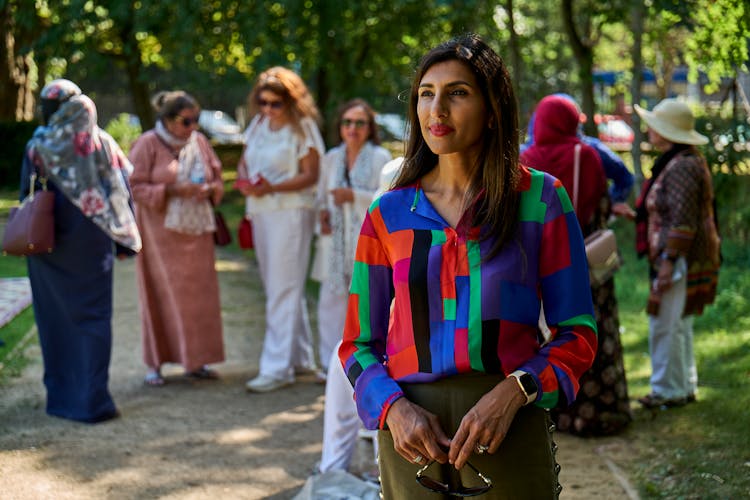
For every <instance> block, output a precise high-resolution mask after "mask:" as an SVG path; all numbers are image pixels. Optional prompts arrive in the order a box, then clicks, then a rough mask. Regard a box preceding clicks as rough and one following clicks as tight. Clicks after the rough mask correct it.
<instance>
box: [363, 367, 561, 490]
mask: <svg viewBox="0 0 750 500" xmlns="http://www.w3.org/2000/svg"><path fill="white" fill-rule="evenodd" d="M500 380H502V377H501V376H498V375H486V374H482V373H471V374H467V375H456V376H453V377H448V378H445V379H442V380H439V381H437V382H433V383H429V384H403V383H402V384H400V385H401V388H402V389H403V391H404V393H405V394H406V398H407V399H408V400H409V401H411V402H413V403H415V404H417V405H419V406H422V407H423V408H426V409H427V410H429V411H431V412H432V413H435V414H436V415H437V416H438V418H439V419H440V424H441V426H442V427H443V430H444V431H445V432H446V433H447V434H448V436H449V437H450V436H453V435H454V434H455V432H456V430H457V429H458V426H459V424H460V423H461V419H462V418H463V416H464V415H465V414H466V413H467V412H468V411H469V409H471V407H472V406H474V405H475V404H476V402H477V401H479V399H480V398H481V397H482V396H484V395H485V394H486V393H487V392H489V391H490V389H492V388H493V387H494V386H495V385H497V383H498V382H499V381H500ZM550 425H551V422H550V420H549V416H548V412H547V411H546V410H544V409H542V408H539V407H536V406H525V407H523V408H521V409H520V410H519V412H518V413H517V414H516V417H515V419H514V420H513V423H512V424H511V427H510V429H509V431H508V435H507V436H506V438H505V440H504V441H503V442H502V444H501V445H500V448H499V450H498V451H497V453H495V454H493V455H477V454H473V455H472V456H471V457H470V458H469V462H471V464H472V465H474V466H475V467H476V468H477V469H479V471H480V472H481V473H482V474H483V475H484V476H486V477H488V478H489V479H490V480H491V481H492V485H493V487H492V489H491V490H489V491H488V492H487V493H485V494H483V495H482V496H480V497H478V498H482V499H518V498H545V499H549V498H557V495H558V492H559V490H558V481H557V473H558V471H559V468H558V467H557V465H556V464H555V459H554V448H555V445H554V443H553V442H552V435H551V429H550ZM378 445H379V457H378V462H379V466H380V484H381V487H382V493H383V498H384V499H386V500H391V499H404V500H407V499H416V498H425V499H436V498H441V497H444V495H441V494H438V493H433V492H431V491H430V490H427V489H425V488H423V487H422V486H421V485H419V484H418V483H417V482H416V479H415V477H416V473H417V471H418V470H419V469H420V467H421V466H419V465H416V464H414V463H411V462H409V461H407V460H405V459H404V458H403V457H401V455H399V454H398V453H396V451H395V450H394V448H393V439H392V438H391V433H390V432H388V431H379V432H378ZM423 465H424V464H423ZM427 474H428V475H429V476H430V477H432V478H434V479H437V480H439V481H441V482H444V483H447V484H449V485H451V487H452V488H458V487H459V486H460V485H463V486H465V487H471V486H479V485H482V484H483V483H482V481H481V480H480V479H479V478H478V477H477V476H476V474H475V473H474V472H473V471H472V470H471V469H470V468H469V467H464V468H463V469H461V471H456V469H455V468H454V467H453V466H452V465H450V464H446V465H442V466H441V465H440V464H438V463H435V464H433V465H432V466H431V467H430V469H429V470H428V473H427Z"/></svg>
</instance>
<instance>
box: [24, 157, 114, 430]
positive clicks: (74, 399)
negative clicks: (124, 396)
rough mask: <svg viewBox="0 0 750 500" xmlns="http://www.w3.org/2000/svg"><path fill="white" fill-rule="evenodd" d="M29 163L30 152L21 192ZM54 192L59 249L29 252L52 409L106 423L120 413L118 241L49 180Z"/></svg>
mask: <svg viewBox="0 0 750 500" xmlns="http://www.w3.org/2000/svg"><path fill="white" fill-rule="evenodd" d="M31 168H32V165H31V162H30V161H29V159H28V158H27V157H26V156H25V155H24V163H23V168H22V173H21V179H22V180H21V193H22V196H23V195H24V194H25V193H27V192H28V185H29V172H30V171H31ZM37 186H38V183H37ZM48 189H51V190H53V191H54V192H55V249H54V250H53V251H52V253H50V254H43V255H36V256H29V257H27V263H28V270H29V280H30V281H31V290H32V295H33V305H34V317H35V319H36V324H37V329H38V331H39V342H40V344H41V347H42V356H43V358H44V385H45V386H46V388H47V413H48V414H50V415H54V416H57V417H62V418H67V419H71V420H77V421H81V422H88V423H95V422H101V421H103V420H108V419H110V418H113V417H115V416H116V415H117V410H116V408H115V403H114V401H113V400H112V396H111V395H110V393H109V389H108V382H109V361H110V357H111V352H112V268H113V263H114V255H113V243H112V240H111V239H110V238H109V236H108V235H107V234H105V233H104V231H102V230H101V229H99V227H98V226H96V224H94V223H93V222H92V221H91V220H89V219H88V218H86V217H85V216H84V215H83V214H82V213H81V211H80V210H79V209H78V208H77V207H75V205H73V204H72V203H71V202H70V201H68V199H67V198H65V195H63V194H62V193H61V192H60V191H58V190H57V189H56V188H55V186H54V185H53V183H52V182H51V181H50V182H49V183H48Z"/></svg>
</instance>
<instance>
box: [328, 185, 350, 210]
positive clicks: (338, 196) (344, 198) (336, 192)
mask: <svg viewBox="0 0 750 500" xmlns="http://www.w3.org/2000/svg"><path fill="white" fill-rule="evenodd" d="M331 195H332V196H333V203H334V204H335V205H336V206H337V207H340V206H341V205H343V204H344V203H351V202H353V201H354V191H352V189H351V188H334V189H331Z"/></svg>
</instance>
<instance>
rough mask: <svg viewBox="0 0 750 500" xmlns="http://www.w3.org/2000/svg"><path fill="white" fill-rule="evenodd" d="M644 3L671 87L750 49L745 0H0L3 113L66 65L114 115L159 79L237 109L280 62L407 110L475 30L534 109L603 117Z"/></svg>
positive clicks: (646, 46)
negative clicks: (423, 70) (424, 78)
mask: <svg viewBox="0 0 750 500" xmlns="http://www.w3.org/2000/svg"><path fill="white" fill-rule="evenodd" d="M636 4H642V5H645V6H647V8H646V9H645V11H644V12H643V15H644V19H643V26H644V36H643V63H644V65H646V66H648V67H651V68H653V69H654V70H655V73H656V74H657V75H659V76H660V79H659V80H658V83H659V84H660V85H661V88H662V89H664V90H663V92H666V91H667V89H668V87H669V76H670V75H671V68H672V67H674V66H675V65H676V64H681V63H683V62H687V63H689V64H690V66H691V69H693V70H696V71H697V70H701V71H703V72H705V73H706V74H707V75H708V77H709V79H710V82H717V81H718V79H719V78H720V77H721V76H727V75H732V74H734V72H735V71H736V70H737V69H738V68H740V67H742V66H743V64H745V62H746V61H747V58H748V47H747V42H748V32H749V28H748V26H749V24H750V21H749V20H748V19H749V18H750V13H749V11H750V9H748V8H747V7H746V6H745V4H744V3H743V1H742V0H716V1H714V0H688V1H679V0H651V1H650V2H647V3H643V2H640V1H637V0H605V1H602V0H596V1H595V0H559V1H557V2H539V1H538V0H503V1H502V2H501V1H497V0H494V1H493V0H466V1H464V2H462V3H461V6H460V8H458V7H457V6H455V5H454V3H453V2H449V1H447V0H420V1H418V0H372V1H369V2H336V1H333V0H256V1H252V2H248V1H245V0H183V1H181V2H163V1H161V0H55V1H51V0H34V1H33V2H32V1H24V0H0V12H2V14H3V17H2V25H0V30H2V33H3V34H5V36H4V39H5V40H6V43H5V45H4V47H5V48H0V50H5V53H8V54H10V57H4V58H3V61H6V62H7V61H12V64H5V65H4V66H3V67H2V69H1V70H0V83H2V84H3V85H2V92H3V93H4V94H3V96H0V97H5V98H4V99H0V102H2V104H1V105H0V106H5V107H4V108H0V109H2V111H1V112H0V116H5V117H8V116H10V115H11V114H13V116H20V115H18V114H17V113H16V111H15V109H16V108H18V107H19V105H18V103H19V102H21V103H23V104H22V105H21V106H20V107H21V108H23V109H24V110H26V111H24V113H26V114H25V115H24V114H23V113H21V115H24V116H28V113H27V111H28V109H30V108H29V106H30V103H31V104H33V97H32V94H31V93H32V91H33V90H34V89H35V88H37V87H36V80H39V81H41V82H43V81H44V80H45V78H46V75H50V76H59V75H62V74H64V75H65V76H67V77H69V78H71V79H73V80H75V81H77V82H79V83H80V84H81V86H82V87H83V88H84V89H86V91H87V92H89V93H92V95H94V96H95V97H96V99H97V103H98V104H100V107H101V108H104V109H105V110H106V112H107V113H109V115H114V114H116V113H117V112H120V111H122V110H128V111H131V110H132V111H135V112H136V114H137V115H138V116H139V117H140V119H141V123H142V124H143V125H144V127H148V126H150V124H152V123H153V113H152V110H151V107H150V105H149V97H150V96H151V95H152V94H153V93H154V92H155V91H156V90H159V89H167V88H183V89H185V90H187V91H189V92H191V93H193V94H194V95H196V97H198V99H199V101H200V102H201V103H202V104H203V105H204V107H209V108H218V109H224V110H227V111H234V108H235V107H238V106H241V105H242V103H243V102H244V100H245V97H246V95H247V94H248V91H249V90H250V87H251V85H252V84H253V82H254V80H255V78H256V77H257V75H258V74H259V73H260V72H261V71H263V70H264V69H266V68H268V67H270V66H274V65H283V66H287V67H290V68H292V69H294V70H295V71H297V72H298V73H300V75H301V76H302V77H303V79H304V80H305V81H306V82H307V83H308V85H309V86H310V88H311V90H312V91H313V93H314V95H315V96H316V98H317V102H318V104H319V106H320V107H321V109H322V111H323V113H324V116H326V117H328V118H330V116H331V115H332V114H333V112H334V110H335V109H336V107H337V106H338V105H339V104H340V103H341V102H343V101H345V100H347V99H349V98H351V97H354V96H361V97H365V98H367V99H368V100H370V101H371V102H372V103H373V105H374V106H375V107H376V109H379V110H381V111H386V112H399V113H403V112H404V110H405V106H404V104H403V103H402V102H400V101H398V99H397V96H398V94H399V92H401V91H403V90H405V89H406V88H408V86H409V84H410V79H411V76H412V75H413V72H414V68H415V67H416V65H417V63H418V61H419V58H420V57H421V55H422V54H424V52H425V51H426V50H427V49H428V48H429V47H432V46H434V45H435V44H437V43H439V42H441V41H444V40H446V39H447V38H449V37H450V36H453V35H457V34H460V33H464V32H468V31H474V32H477V33H479V34H481V35H482V36H484V37H485V38H486V39H487V41H488V42H489V43H490V45H492V46H493V47H494V48H495V49H496V50H497V51H498V52H499V53H500V54H501V55H502V56H503V57H504V58H505V60H506V62H508V63H509V67H510V70H511V73H512V74H513V77H514V83H515V85H516V87H517V89H516V93H517V95H518V99H519V102H520V105H521V111H522V116H528V114H529V113H530V112H531V110H532V108H533V106H534V104H535V103H536V102H537V101H538V99H539V98H541V97H542V96H544V95H546V94H549V93H552V92H561V91H562V92H568V93H571V94H573V95H574V96H576V97H577V98H578V99H579V101H580V102H581V104H582V106H583V109H584V111H585V112H586V113H587V115H589V116H593V115H594V113H595V112H596V111H597V110H596V103H595V100H594V95H593V84H592V72H593V70H594V68H604V69H617V70H626V71H635V68H633V63H632V61H633V60H636V59H637V58H635V57H634V56H633V57H631V55H630V53H631V50H630V47H631V46H632V44H633V38H632V36H631V34H630V31H631V25H632V22H631V21H632V20H631V19H630V17H629V13H630V12H631V9H632V7H633V6H634V5H636ZM8 40H11V41H12V44H9V43H8ZM626 74H628V73H626ZM633 74H635V73H633ZM35 79H36V80H35ZM19 82H20V84H19ZM617 91H621V92H625V93H629V88H628V86H627V85H625V84H623V85H621V86H619V87H618V88H617ZM10 103H13V105H11V104H10ZM11 107H13V108H14V110H13V111H12V112H11V111H9V109H10V108H11ZM31 109H33V108H31Z"/></svg>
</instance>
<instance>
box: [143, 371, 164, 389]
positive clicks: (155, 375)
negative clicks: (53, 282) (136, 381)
mask: <svg viewBox="0 0 750 500" xmlns="http://www.w3.org/2000/svg"><path fill="white" fill-rule="evenodd" d="M143 383H144V384H145V385H148V386H151V387H161V386H162V385H164V384H165V383H166V382H165V381H164V377H162V376H161V373H159V372H148V373H147V374H146V378H144V379H143Z"/></svg>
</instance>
